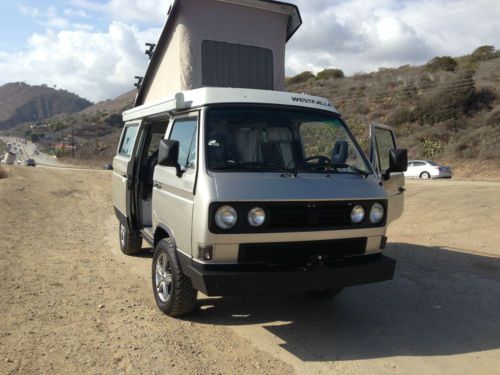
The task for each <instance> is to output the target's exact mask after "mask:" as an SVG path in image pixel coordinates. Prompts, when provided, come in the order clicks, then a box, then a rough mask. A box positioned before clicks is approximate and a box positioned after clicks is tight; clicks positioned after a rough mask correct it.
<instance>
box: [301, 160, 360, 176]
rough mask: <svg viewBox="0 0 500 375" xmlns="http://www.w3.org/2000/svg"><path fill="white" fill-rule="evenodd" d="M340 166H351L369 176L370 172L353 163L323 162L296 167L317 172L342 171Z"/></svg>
mask: <svg viewBox="0 0 500 375" xmlns="http://www.w3.org/2000/svg"><path fill="white" fill-rule="evenodd" d="M320 168H323V170H319V169H320ZM327 168H331V170H328V169H327ZM339 168H351V169H352V170H354V171H356V172H357V173H359V174H361V175H363V176H364V177H366V176H368V175H369V174H370V173H369V172H367V171H364V170H362V169H359V168H357V167H355V166H353V165H350V164H335V163H323V164H305V165H302V166H300V167H298V168H297V169H296V171H300V170H311V169H312V170H314V172H317V173H332V172H337V173H342V172H340V171H339Z"/></svg>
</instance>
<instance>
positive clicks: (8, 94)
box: [0, 82, 92, 130]
mask: <svg viewBox="0 0 500 375" xmlns="http://www.w3.org/2000/svg"><path fill="white" fill-rule="evenodd" d="M91 104H92V103H91V102H89V101H88V100H85V99H82V98H80V97H79V96H78V95H75V94H72V93H70V92H68V91H65V90H56V89H53V88H50V87H47V86H45V85H43V86H30V85H27V84H25V83H22V82H16V83H9V84H6V85H3V86H1V87H0V130H1V129H9V128H12V127H14V126H16V125H19V124H22V123H26V122H38V121H41V120H44V119H46V118H49V117H52V116H54V115H57V114H60V113H74V112H79V111H82V110H83V109H85V108H87V107H89V106H90V105H91Z"/></svg>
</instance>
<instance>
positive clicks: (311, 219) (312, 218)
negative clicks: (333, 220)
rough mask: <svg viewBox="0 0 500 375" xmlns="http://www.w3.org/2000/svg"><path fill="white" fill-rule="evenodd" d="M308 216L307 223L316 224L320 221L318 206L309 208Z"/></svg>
mask: <svg viewBox="0 0 500 375" xmlns="http://www.w3.org/2000/svg"><path fill="white" fill-rule="evenodd" d="M306 218H307V223H308V224H309V225H314V224H317V223H318V221H319V212H318V210H317V209H316V207H309V208H308V210H307V215H306Z"/></svg>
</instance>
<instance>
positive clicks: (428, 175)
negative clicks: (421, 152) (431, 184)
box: [420, 172, 431, 180]
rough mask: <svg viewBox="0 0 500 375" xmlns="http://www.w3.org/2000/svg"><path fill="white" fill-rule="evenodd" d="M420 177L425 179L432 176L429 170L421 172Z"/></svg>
mask: <svg viewBox="0 0 500 375" xmlns="http://www.w3.org/2000/svg"><path fill="white" fill-rule="evenodd" d="M420 178H422V179H424V180H428V179H430V178H431V175H430V174H429V172H422V173H420Z"/></svg>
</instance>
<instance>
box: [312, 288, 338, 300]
mask: <svg viewBox="0 0 500 375" xmlns="http://www.w3.org/2000/svg"><path fill="white" fill-rule="evenodd" d="M343 290H344V288H335V289H323V290H311V291H309V292H306V294H307V295H308V296H311V297H314V298H322V299H326V298H333V297H335V296H338V295H339V294H340V293H341V292H342V291H343Z"/></svg>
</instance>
